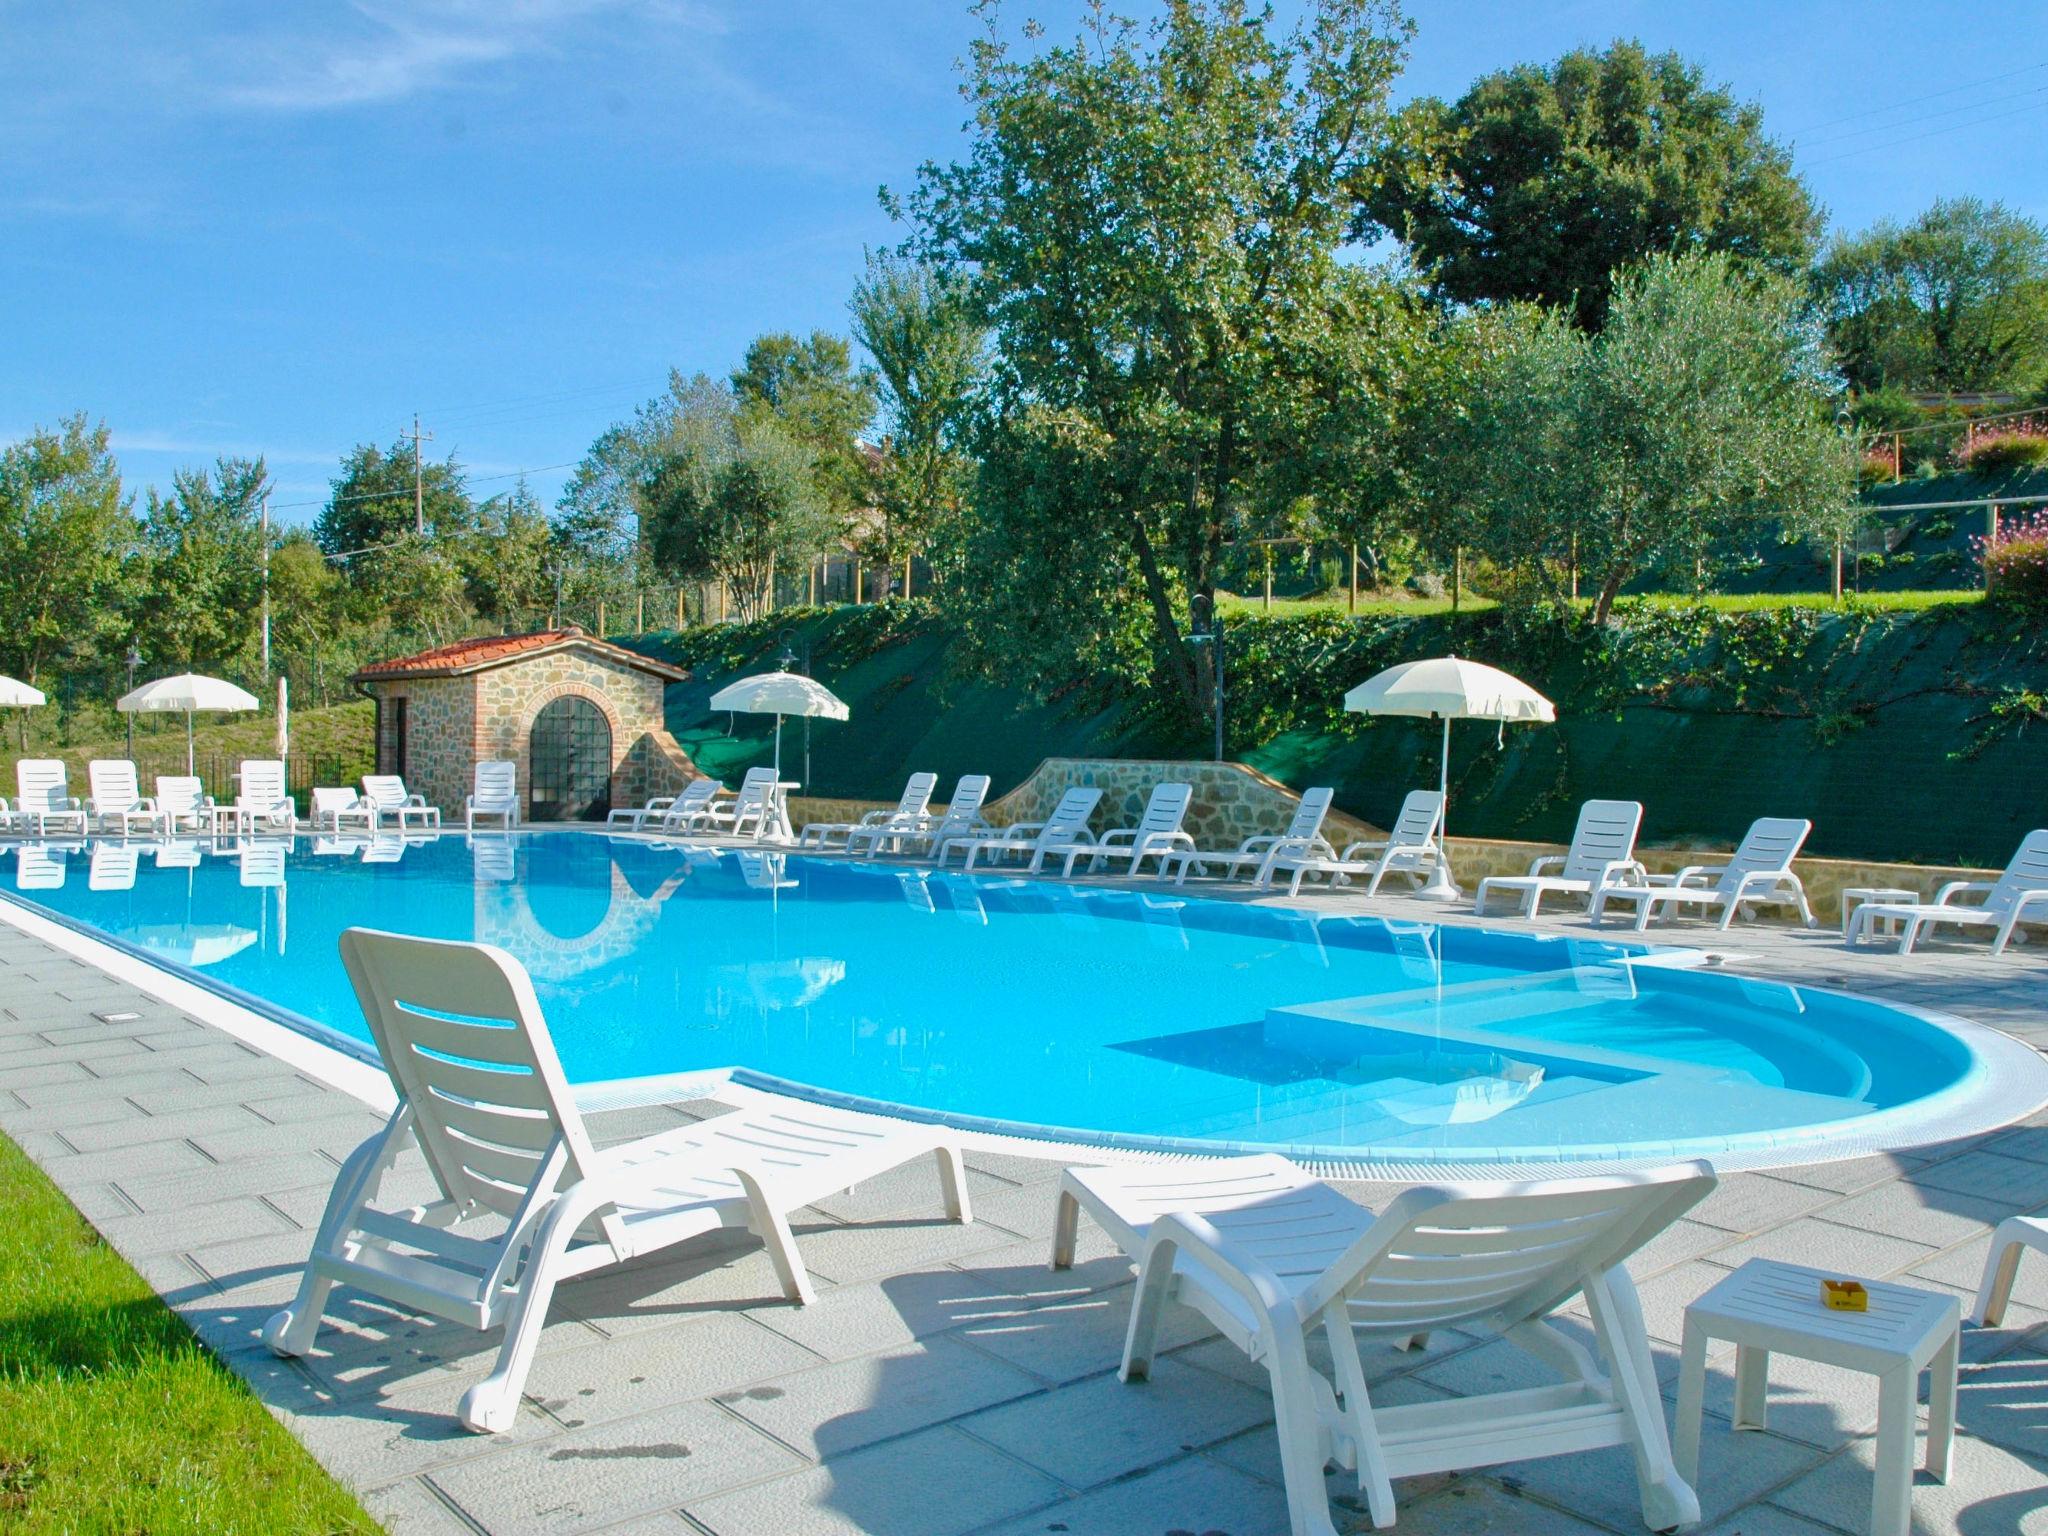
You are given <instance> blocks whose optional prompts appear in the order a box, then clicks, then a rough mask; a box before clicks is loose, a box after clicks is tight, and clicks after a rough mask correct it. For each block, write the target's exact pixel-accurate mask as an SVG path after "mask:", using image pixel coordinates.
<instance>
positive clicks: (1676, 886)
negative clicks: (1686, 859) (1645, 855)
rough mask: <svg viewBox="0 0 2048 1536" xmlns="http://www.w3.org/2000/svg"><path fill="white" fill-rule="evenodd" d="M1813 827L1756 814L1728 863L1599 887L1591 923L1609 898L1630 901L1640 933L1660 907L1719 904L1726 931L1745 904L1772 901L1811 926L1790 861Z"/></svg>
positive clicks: (1810, 912) (1603, 910) (1599, 916)
mask: <svg viewBox="0 0 2048 1536" xmlns="http://www.w3.org/2000/svg"><path fill="white" fill-rule="evenodd" d="M1812 830H1813V823H1812V822H1810V821H1801V820H1797V819H1793V818H1789V817H1777V816H1763V817H1759V818H1758V819H1757V820H1755V821H1753V822H1751V823H1750V826H1749V831H1747V832H1746V833H1744V834H1743V837H1742V845H1741V846H1740V847H1738V848H1737V849H1736V850H1735V852H1734V853H1732V854H1730V855H1729V857H1728V862H1727V863H1726V864H1688V865H1686V866H1685V868H1683V869H1681V870H1680V871H1679V872H1678V873H1677V874H1675V875H1651V876H1649V877H1648V881H1647V883H1646V884H1643V885H1608V886H1602V887H1601V888H1600V889H1598V890H1596V891H1595V892H1594V893H1593V906H1592V915H1593V921H1594V923H1595V924H1596V925H1597V924H1598V923H1599V922H1600V921H1601V919H1602V917H1603V916H1604V915H1605V914H1606V910H1607V904H1608V903H1609V902H1610V901H1632V902H1634V903H1635V906H1636V928H1637V930H1638V931H1640V930H1642V929H1644V928H1647V927H1649V926H1650V919H1651V917H1652V916H1654V915H1655V913H1656V912H1657V910H1658V909H1659V908H1662V907H1689V906H1690V907H1709V908H1712V907H1718V908H1720V911H1721V923H1720V926H1721V927H1722V928H1723V929H1724V930H1725V929H1726V928H1727V927H1728V925H1729V924H1730V923H1732V922H1734V921H1735V914H1736V913H1738V912H1740V911H1742V910H1743V909H1744V908H1745V907H1751V906H1758V905H1774V906H1794V907H1797V908H1798V909H1799V916H1800V919H1801V920H1802V921H1803V922H1804V923H1805V924H1806V926H1807V927H1809V928H1811V927H1812V926H1813V909H1812V908H1811V907H1809V906H1808V905H1807V904H1806V887H1805V886H1804V885H1803V884H1801V882H1800V879H1799V877H1798V876H1797V875H1795V874H1793V873H1792V861H1793V859H1795V858H1797V857H1798V856H1799V850H1800V848H1801V846H1802V845H1803V844H1804V843H1805V842H1806V834H1807V833H1809V832H1811V831H1812Z"/></svg>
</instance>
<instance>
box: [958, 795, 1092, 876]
mask: <svg viewBox="0 0 2048 1536" xmlns="http://www.w3.org/2000/svg"><path fill="white" fill-rule="evenodd" d="M1101 803H1102V791H1101V790H1099V789H1089V788H1085V787H1082V786H1078V785H1077V786H1076V787H1074V788H1073V789H1070V790H1068V791H1067V792H1066V793H1065V794H1063V795H1061V796H1060V801H1059V804H1058V805H1056V806H1054V807H1053V809H1052V815H1050V816H1048V817H1047V818H1046V819H1045V820H1044V821H1024V822H1017V823H1015V824H1013V825H1011V826H1007V827H1002V828H998V829H997V830H995V831H992V832H989V833H987V834H985V835H983V836H978V837H965V838H948V839H947V840H946V841H945V842H943V843H940V844H939V845H938V862H939V864H940V865H941V866H942V867H943V866H944V864H945V862H946V858H947V856H948V854H949V853H950V852H951V851H952V850H953V849H955V848H961V849H965V850H966V855H967V857H966V860H965V863H964V864H963V866H962V867H963V868H965V869H969V870H971V869H973V868H974V864H975V861H976V860H977V859H979V858H980V857H981V856H982V855H983V854H988V855H990V856H991V857H992V858H995V859H1000V858H1002V857H1004V856H1005V855H1006V854H1013V853H1014V854H1017V855H1019V856H1020V857H1021V856H1023V855H1025V854H1029V855H1030V861H1029V863H1027V864H1026V865H1025V868H1026V869H1027V870H1028V871H1029V872H1030V873H1032V874H1034V875H1035V874H1037V873H1038V871H1039V870H1040V868H1042V867H1043V866H1044V864H1045V856H1046V855H1047V854H1048V853H1051V852H1052V851H1053V850H1054V849H1056V848H1071V847H1073V846H1074V845H1076V844H1077V843H1085V842H1087V841H1088V839H1089V832H1088V818H1089V817H1091V816H1093V815H1094V814H1095V807H1096V806H1098V805H1100V804H1101Z"/></svg>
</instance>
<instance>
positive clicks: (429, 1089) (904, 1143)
mask: <svg viewBox="0 0 2048 1536" xmlns="http://www.w3.org/2000/svg"><path fill="white" fill-rule="evenodd" d="M341 956H342V961H343V963H344V965H346V967H347V969H348V974H349V980H350V981H351V982H352V983H353V984H354V986H355V990H356V998H357V1000H358V1001H359V1002H360V1003H361V1005H362V1008H363V1013H364V1016H365V1017H366V1018H367V1019H368V1021H369V1025H370V1032H371V1035H372V1036H373V1038H374V1039H375V1041H376V1044H377V1049H378V1052H379V1053H380V1054H381V1056H382V1057H383V1061H384V1066H385V1069H386V1070H387V1071H388V1072H389V1073H390V1074H391V1080H392V1084H393V1086H394V1087H395V1088H396V1089H397V1090H398V1107H397V1109H396V1110H395V1111H394V1112H393V1113H392V1116H391V1119H390V1121H389V1123H388V1124H387V1125H386V1126H385V1127H384V1129H383V1130H381V1131H379V1132H377V1133H376V1134H375V1135H373V1136H371V1137H370V1138H369V1139H368V1140H367V1141H365V1142H364V1143H363V1144H362V1145H361V1146H360V1147H358V1148H357V1149H356V1150H355V1152H354V1153H353V1154H352V1155H351V1156H350V1157H349V1159H348V1161H347V1162H346V1163H345V1164H343V1166H342V1169H341V1173H340V1175H339V1176H338V1177H337V1178H336V1179H335V1181H334V1190H333V1193H332V1194H331V1195H330V1196H329V1197H328V1201H327V1211H326V1214H325V1215H324V1216H323V1217H322V1218H321V1221H320V1226H319V1230H318V1232H317V1234H316V1235H315V1237H314V1239H313V1251H312V1254H311V1257H309V1258H308V1260H307V1261H306V1269H305V1273H304V1276H303V1277H302V1279H301V1280H300V1283H299V1292H298V1296H297V1298H296V1299H295V1300H294V1301H293V1302H292V1304H291V1305H290V1306H289V1307H287V1308H286V1309H285V1310H284V1311H282V1312H279V1313H278V1314H277V1315H276V1316H275V1317H273V1318H271V1319H270V1322H269V1323H268V1325H267V1326H266V1327H265V1328H264V1330H263V1338H264V1342H265V1343H267V1344H268V1345H269V1346H270V1347H271V1348H272V1349H273V1350H275V1351H277V1352H278V1353H279V1354H283V1355H299V1354H304V1353H305V1352H306V1350H308V1349H309V1348H311V1347H312V1344H313V1338H314V1335H315V1333H316V1332H317V1331H318V1329H319V1327H320V1317H321V1310H322V1308H323V1307H324V1306H325V1305H326V1301H327V1293H328V1291H329V1289H330V1288H331V1287H332V1286H334V1285H335V1284H336V1283H337V1282H340V1283H342V1284H346V1285H351V1286H355V1287H357V1288H358V1289H361V1290H364V1291H368V1292H370V1293H371V1294H373V1295H376V1296H381V1297H384V1298H386V1299H387V1300H390V1301H393V1302H396V1303H397V1304H398V1305H400V1306H403V1307H410V1308H417V1309H419V1310H421V1311H424V1312H428V1313H431V1314H433V1315H434V1316H437V1317H443V1318H447V1319H449V1320H451V1321H453V1322H457V1323H461V1324H464V1325H466V1326H468V1327H471V1328H478V1329H483V1328H495V1327H497V1326H499V1325H500V1324H503V1325H504V1328H505V1342H504V1345H503V1348H502V1349H501V1351H500V1353H499V1356H498V1362H497V1365H496V1367H495V1369H493V1370H492V1372H491V1374H490V1375H489V1376H488V1377H487V1378H485V1379H484V1380H483V1381H481V1382H479V1383H478V1384H477V1385H476V1386H473V1387H471V1388H470V1389H469V1391H468V1393H467V1394H465V1396H464V1397H463V1399H462V1403H461V1407H460V1410H459V1412H460V1415H461V1418H462V1422H463V1423H464V1424H466V1425H468V1426H469V1427H470V1428H471V1429H475V1430H482V1431H501V1430H505V1429H509V1428H510V1427H511V1426H512V1421H513V1418H514V1416H515V1415H516V1413H517V1411H518V1407H519V1394H520V1390H521V1388H522V1387H523V1385H524V1383H525V1380H526V1373H527V1369H528V1367H529V1366H530V1365H531V1364H532V1361H533V1351H534V1346H535V1344H536V1343H537V1342H538V1341H539V1338H540V1332H541V1327H542V1325H543V1323H545V1322H546V1320H547V1312H548V1303H549V1301H550V1300H551V1299H552V1298H553V1295H554V1290H555V1286H556V1285H557V1284H559V1283H560V1282H561V1281H563V1280H566V1279H569V1278H570V1277H572V1276H575V1275H581V1274H588V1273H589V1272H591V1271H592V1270H596V1269H604V1268H608V1267H610V1266H611V1265H614V1264H621V1263H624V1262H626V1261H627V1260H630V1259H633V1258H637V1257H639V1256H641V1255H643V1254H648V1253H652V1252H654V1251H656V1250H658V1249H662V1248H667V1247H670V1246H672V1245H674V1244H676V1243H680V1242H683V1241H685V1240H687V1239H689V1238H692V1237H696V1236H698V1235H700V1234H702V1233H705V1232H710V1231H713V1230H715V1229H717V1228H720V1227H741V1228H745V1229H747V1230H749V1231H751V1232H753V1233H754V1234H755V1235H756V1236H757V1237H759V1238H760V1239H761V1240H762V1242H763V1243H764V1244H766V1245H767V1249H768V1253H769V1257H770V1258H771V1259H772V1260H773V1262H774V1265H775V1271H776V1276H777V1278H778V1279H779V1280H780V1282H781V1284H782V1290H783V1294H784V1295H785V1296H786V1297H787V1298H788V1299H789V1300H791V1301H794V1302H799V1303H804V1302H809V1301H810V1300H812V1299H813V1297H812V1290H811V1284H810V1279H809V1276H808V1274H807V1273H806V1271H805V1269H804V1263H803V1259H802V1258H801V1256H800V1255H799V1254H798V1252H797V1247H796V1242H795V1239H794V1238H793V1237H792V1236H791V1235H790V1230H789V1213H790V1212H791V1211H793V1210H796V1209H798V1208H799V1207H802V1206H805V1205H809V1204H811V1203H812V1202H813V1201H817V1200H822V1199H825V1198H826V1197H827V1196H829V1195H832V1194H835V1193H837V1192H838V1191H840V1190H843V1189H846V1188H848V1187H849V1186H851V1185H853V1184H857V1183H859V1182H861V1181H862V1180H865V1179H870V1178H874V1177H876V1176H878V1175H880V1174H883V1173H886V1172H888V1171H889V1170H890V1169H892V1168H897V1167H900V1166H901V1165H902V1164H904V1163H907V1162H910V1161H911V1160H912V1159H914V1158H918V1157H936V1159H937V1160H938V1165H939V1171H940V1176H941V1179H942V1182H943V1185H944V1194H945V1202H946V1210H947V1214H948V1215H950V1216H951V1217H952V1218H953V1219H954V1220H956V1221H961V1222H965V1221H969V1220H971V1219H972V1216H971V1212H970V1210H969V1207H968V1193H967V1182H966V1175H965V1170H964V1167H963V1165H962V1163H961V1160H960V1151H959V1147H958V1144H957V1143H956V1142H955V1141H954V1140H953V1138H952V1137H951V1136H950V1135H949V1134H948V1133H947V1132H945V1131H943V1130H941V1129H940V1128H938V1127H936V1126H928V1125H913V1124H911V1123H909V1122H906V1121H897V1120H888V1119H883V1118H881V1117H879V1116H874V1115H862V1114H854V1113H852V1112H850V1111H846V1110H839V1109H830V1108H826V1107H823V1106H818V1105H811V1104H805V1103H800V1102H797V1101H794V1100H792V1101H790V1102H789V1103H788V1104H787V1105H786V1106H783V1107H777V1108H774V1109H759V1110H741V1111H737V1112H735V1113H733V1114H730V1115H725V1116H720V1117H717V1118H714V1119H710V1120H705V1121H701V1122H699V1123H697V1124H695V1125H688V1126H682V1127H679V1128H677V1129H675V1130H670V1131H662V1132H659V1133H657V1134H656V1135H653V1136H648V1137H645V1138H643V1139H641V1140H639V1141H634V1142H629V1143H627V1144H626V1145H624V1146H618V1147H611V1148H608V1149H606V1150H604V1151H602V1152H600V1151H598V1150H597V1149H596V1148H595V1147H593V1146H592V1144H591V1141H590V1137H589V1135H588V1133H587V1132H586V1131H585V1129H584V1126H583V1119H582V1116H581V1115H580V1114H579V1113H578V1112H577V1109H576V1105H575V1101H574V1099H573V1098H572V1096H571V1094H570V1090H569V1084H568V1081H567V1079H566V1078H565V1077H564V1076H563V1074H562V1066H561V1062H560V1061H559V1059H558V1058H557V1057H556V1055H555V1048H554V1043H553V1041H552V1040H551V1039H550V1038H549V1035H548V1031H547V1026H546V1024H545V1023H544V1022H543V1021H542V1019H541V1012H540V1003H539V1001H538V1000H537V999H536V998H535V997H534V992H533V983H532V981H531V980H530V979H529V978H528V976H527V973H526V971H525V969H524V968H523V967H522V966H521V965H520V964H519V962H518V961H517V960H515V959H513V958H512V956H510V955H508V954H506V953H505V952H504V951H503V950H500V949H496V948H493V947H491V946H490V945H485V944H468V943H459V942H450V941H442V940H435V939H416V938H409V937H406V936H403V935H400V934H391V933H376V932H372V931H370V930H367V929H362V928H351V929H349V930H348V931H347V932H345V933H343V934H342V936H341ZM414 1144H417V1145H418V1147H419V1149H420V1150H421V1151H422V1152H423V1153H424V1154H425V1155H426V1160H427V1167H428V1169H429V1170H430V1172H431V1173H432V1175H433V1178H434V1182H435V1184H436V1185H437V1186H438V1187H439V1190H440V1196H441V1197H440V1199H438V1200H436V1201H433V1202H432V1203H430V1204H427V1205H424V1206H416V1207H413V1208H412V1209H409V1210H382V1209H379V1208H378V1207H377V1206H376V1205H375V1204H374V1202H375V1200H376V1197H377V1192H378V1186H379V1184H380V1182H381V1181H382V1179H383V1177H384V1175H385V1174H386V1173H387V1172H388V1171H389V1169H390V1168H391V1165H392V1163H393V1161H394V1160H395V1159H396V1158H397V1156H398V1155H399V1153H400V1152H402V1151H404V1150H405V1149H406V1148H408V1147H410V1146H412V1145H414ZM472 1219H482V1220H483V1221H484V1222H485V1223H486V1225H487V1227H488V1226H491V1225H497V1224H498V1223H502V1224H503V1229H502V1231H499V1232H497V1233H495V1234H492V1233H489V1232H488V1231H487V1232H486V1234H485V1235H480V1236H470V1235H467V1234H464V1233H461V1232H458V1231H457V1230H455V1229H456V1228H458V1227H460V1226H462V1225H463V1224H464V1223H466V1222H468V1221H470V1220H472Z"/></svg>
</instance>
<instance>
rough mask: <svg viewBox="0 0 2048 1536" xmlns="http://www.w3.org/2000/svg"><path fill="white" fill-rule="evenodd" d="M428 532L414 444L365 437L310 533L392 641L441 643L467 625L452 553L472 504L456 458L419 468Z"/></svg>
mask: <svg viewBox="0 0 2048 1536" xmlns="http://www.w3.org/2000/svg"><path fill="white" fill-rule="evenodd" d="M420 486H421V502H420V505H421V507H422V508H423V510H424V520H425V524H426V533H425V536H424V537H422V536H421V535H420V534H419V533H418V532H417V531H416V530H417V522H416V512H415V505H414V487H413V451H412V447H411V445H410V444H409V443H404V442H401V443H400V444H398V445H395V446H393V448H392V449H391V450H390V451H389V452H388V453H387V452H383V451H380V450H379V449H378V448H377V446H376V445H375V444H374V443H364V444H361V445H359V446H357V447H356V448H355V449H353V450H352V451H351V452H350V453H349V455H348V457H346V458H345V459H343V460H342V463H341V474H340V475H339V476H338V477H337V478H336V479H335V480H334V482H333V489H332V491H331V492H330V494H329V496H328V498H327V505H326V506H325V507H323V508H321V510H320V515H319V516H318V517H317V518H315V519H314V522H313V537H314V540H315V541H316V542H317V543H318V544H319V546H320V548H321V549H322V550H323V551H324V552H325V553H326V554H327V555H328V556H329V557H330V558H331V559H333V560H334V561H335V562H336V563H337V564H338V565H339V566H340V567H341V569H342V571H343V572H344V579H345V580H346V582H347V584H348V587H349V591H350V592H351V594H352V595H353V597H354V600H355V606H356V611H357V616H358V618H359V620H360V621H361V622H363V623H364V624H366V625H375V626H378V627H379V628H380V630H381V632H382V634H383V635H384V636H385V637H387V643H390V644H417V645H439V644H442V643H444V642H446V641H449V640H453V639H455V638H457V637H458V636H459V635H460V634H461V632H462V631H463V630H464V629H466V628H468V626H469V624H470V622H471V614H470V611H469V607H468V605H467V604H466V603H465V602H464V600H463V575H462V570H461V567H460V565H459V564H458V562H457V558H456V554H457V551H458V550H459V549H460V547H461V545H462V542H463V540H464V539H465V538H466V537H467V536H468V535H469V532H470V530H471V528H472V526H473V525H474V521H475V515H476V508H475V506H474V505H473V504H472V503H471V501H470V499H469V491H468V488H467V486H466V485H465V484H464V482H463V477H462V471H461V469H460V467H458V466H457V464H456V463H455V461H454V459H453V458H449V459H445V460H440V461H428V462H427V463H425V464H423V465H422V466H421V471H420Z"/></svg>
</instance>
